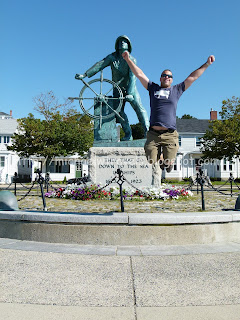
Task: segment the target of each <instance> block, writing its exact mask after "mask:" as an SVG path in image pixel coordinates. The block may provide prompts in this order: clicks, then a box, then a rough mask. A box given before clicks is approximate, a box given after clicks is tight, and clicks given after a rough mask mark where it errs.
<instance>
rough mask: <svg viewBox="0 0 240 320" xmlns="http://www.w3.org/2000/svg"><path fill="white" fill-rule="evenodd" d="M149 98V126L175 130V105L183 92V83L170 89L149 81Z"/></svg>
mask: <svg viewBox="0 0 240 320" xmlns="http://www.w3.org/2000/svg"><path fill="white" fill-rule="evenodd" d="M148 91H149V96H150V109H151V115H150V126H161V127H165V128H168V129H174V130H176V110H177V103H178V100H179V98H180V97H181V95H182V93H183V92H184V91H185V83H184V82H181V83H179V84H177V85H175V86H172V87H170V88H161V86H159V85H158V84H156V83H154V82H151V81H149V83H148Z"/></svg>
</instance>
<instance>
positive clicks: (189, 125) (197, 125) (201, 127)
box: [177, 119, 210, 134]
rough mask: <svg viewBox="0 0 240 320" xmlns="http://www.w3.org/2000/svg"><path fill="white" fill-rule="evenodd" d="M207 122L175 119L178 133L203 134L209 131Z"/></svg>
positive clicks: (208, 122)
mask: <svg viewBox="0 0 240 320" xmlns="http://www.w3.org/2000/svg"><path fill="white" fill-rule="evenodd" d="M209 124H210V121H209V120H204V119H177V131H178V132H179V133H203V134H204V133H205V132H206V130H207V129H209Z"/></svg>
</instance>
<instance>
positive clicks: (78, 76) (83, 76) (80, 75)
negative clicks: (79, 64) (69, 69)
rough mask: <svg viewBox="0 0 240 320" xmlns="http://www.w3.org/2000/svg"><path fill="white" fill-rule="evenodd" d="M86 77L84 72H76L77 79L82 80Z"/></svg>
mask: <svg viewBox="0 0 240 320" xmlns="http://www.w3.org/2000/svg"><path fill="white" fill-rule="evenodd" d="M85 77H86V74H85V73H84V74H78V73H77V74H76V75H75V79H77V80H82V79H84V78H85Z"/></svg>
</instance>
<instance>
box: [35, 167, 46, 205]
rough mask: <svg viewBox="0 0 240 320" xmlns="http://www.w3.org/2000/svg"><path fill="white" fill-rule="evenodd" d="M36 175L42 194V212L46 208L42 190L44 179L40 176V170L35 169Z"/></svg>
mask: <svg viewBox="0 0 240 320" xmlns="http://www.w3.org/2000/svg"><path fill="white" fill-rule="evenodd" d="M36 173H37V174H38V183H39V185H40V188H41V194H42V200H43V209H44V211H47V207H46V201H45V196H44V190H43V182H44V178H43V177H42V176H41V173H42V172H41V170H39V169H37V171H36Z"/></svg>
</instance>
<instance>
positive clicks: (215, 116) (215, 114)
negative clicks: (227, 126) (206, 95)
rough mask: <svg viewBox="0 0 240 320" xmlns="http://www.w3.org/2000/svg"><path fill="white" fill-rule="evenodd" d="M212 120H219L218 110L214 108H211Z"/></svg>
mask: <svg viewBox="0 0 240 320" xmlns="http://www.w3.org/2000/svg"><path fill="white" fill-rule="evenodd" d="M210 120H217V111H214V110H213V109H211V111H210Z"/></svg>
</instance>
